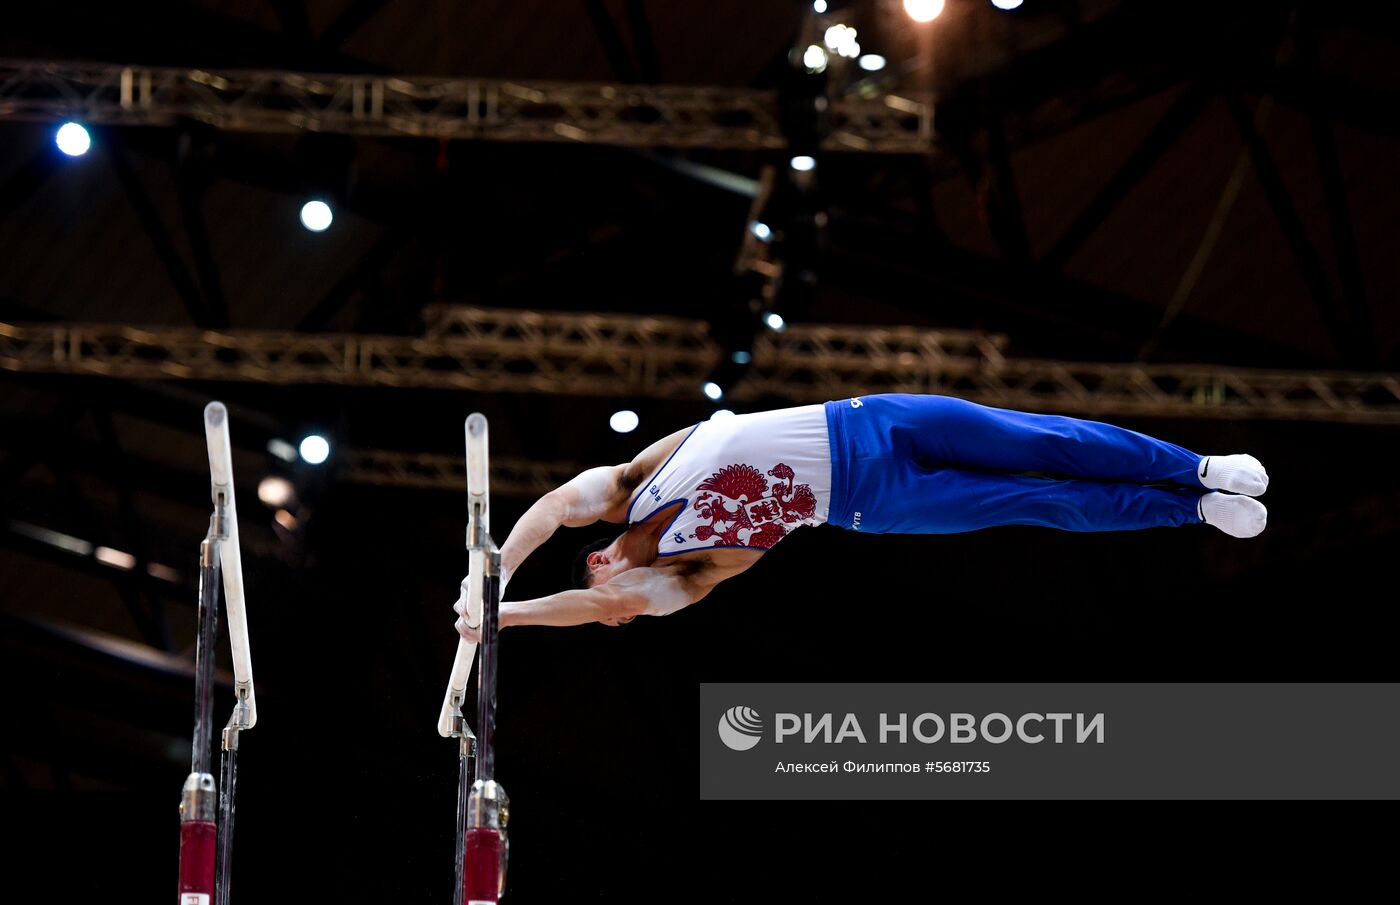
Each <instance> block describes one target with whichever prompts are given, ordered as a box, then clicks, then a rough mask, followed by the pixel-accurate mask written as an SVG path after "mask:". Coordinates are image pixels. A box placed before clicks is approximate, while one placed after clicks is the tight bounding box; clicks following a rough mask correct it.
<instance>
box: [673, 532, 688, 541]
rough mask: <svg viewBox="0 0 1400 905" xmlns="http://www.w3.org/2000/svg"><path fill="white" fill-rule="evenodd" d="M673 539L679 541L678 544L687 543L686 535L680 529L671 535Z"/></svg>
mask: <svg viewBox="0 0 1400 905" xmlns="http://www.w3.org/2000/svg"><path fill="white" fill-rule="evenodd" d="M671 540H673V541H675V542H676V543H678V544H683V543H685V535H683V534H681V533H680V532H679V531H677V532H675V533H674V534H672V535H671Z"/></svg>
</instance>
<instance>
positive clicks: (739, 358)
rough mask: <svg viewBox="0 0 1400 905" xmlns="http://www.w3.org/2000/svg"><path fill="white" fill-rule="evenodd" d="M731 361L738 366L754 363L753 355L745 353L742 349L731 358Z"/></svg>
mask: <svg viewBox="0 0 1400 905" xmlns="http://www.w3.org/2000/svg"><path fill="white" fill-rule="evenodd" d="M729 360H730V361H732V362H734V363H735V364H736V365H746V364H748V363H749V362H751V361H753V353H752V352H745V351H744V350H743V349H740V350H739V351H738V352H735V353H734V354H733V355H731V356H729Z"/></svg>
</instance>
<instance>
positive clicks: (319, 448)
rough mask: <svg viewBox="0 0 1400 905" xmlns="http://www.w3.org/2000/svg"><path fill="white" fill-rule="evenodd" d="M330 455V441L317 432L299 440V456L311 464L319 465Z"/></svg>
mask: <svg viewBox="0 0 1400 905" xmlns="http://www.w3.org/2000/svg"><path fill="white" fill-rule="evenodd" d="M330 455H331V445H330V443H329V442H327V440H326V438H325V437H322V436H320V435H319V434H312V435H311V436H309V437H307V438H306V439H304V440H302V441H301V457H302V458H303V459H305V460H306V461H307V462H309V463H311V464H312V465H320V464H321V463H322V462H324V461H326V460H327V459H329V458H330Z"/></svg>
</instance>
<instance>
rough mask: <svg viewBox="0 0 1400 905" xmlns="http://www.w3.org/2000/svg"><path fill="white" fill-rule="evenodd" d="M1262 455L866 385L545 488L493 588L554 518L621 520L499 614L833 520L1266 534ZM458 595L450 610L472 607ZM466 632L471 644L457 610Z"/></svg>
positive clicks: (646, 597) (596, 607)
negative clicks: (1200, 451)
mask: <svg viewBox="0 0 1400 905" xmlns="http://www.w3.org/2000/svg"><path fill="white" fill-rule="evenodd" d="M1268 486H1269V477H1268V474H1267V473H1266V472H1265V471H1264V467H1263V465H1261V464H1260V462H1259V460H1258V459H1255V458H1254V457H1253V456H1248V455H1225V456H1219V455H1216V456H1201V455H1197V454H1196V453H1193V452H1191V451H1189V450H1187V449H1183V448H1182V447H1180V446H1176V445H1175V444H1172V443H1167V442H1165V441H1163V440H1158V439H1156V438H1154V437H1149V436H1146V435H1145V434H1140V433H1137V432H1135V431H1130V430H1126V429H1124V428H1120V427H1114V426H1113V425H1110V424H1102V423H1100V422H1096V421H1083V420H1079V419H1076V418H1066V417H1063V416H1059V415H1035V414H1027V413H1025V412H1016V411H1010V410H1007V409H997V408H988V407H986V406H982V405H977V404H975V403H971V402H967V401H965V400H962V399H955V398H952V397H948V396H919V395H906V394H885V395H874V396H858V397H855V398H852V399H842V400H840V401H836V402H827V403H825V404H823V405H804V406H798V407H796V408H786V409H778V410H775V411H769V412H756V413H753V414H748V415H735V416H733V417H729V418H724V419H711V420H709V421H703V422H701V423H700V424H697V425H695V426H694V427H690V428H686V429H685V430H680V431H677V432H676V433H674V434H671V435H670V436H668V437H665V438H663V439H661V440H658V441H657V442H655V443H653V444H652V445H651V446H648V447H647V448H646V449H644V450H642V452H641V454H639V455H638V456H637V457H636V458H635V459H633V460H632V461H631V462H627V463H624V464H622V465H613V466H601V467H599V468H591V469H588V470H587V471H585V472H583V473H582V474H580V475H578V476H577V477H575V478H573V479H572V480H570V481H569V482H568V483H566V484H564V485H563V486H562V487H559V488H556V489H555V490H552V491H550V492H549V493H547V494H545V495H544V496H543V497H541V498H540V499H539V500H538V501H536V502H535V504H534V505H533V506H531V507H530V509H529V510H528V511H527V512H526V513H525V514H524V515H523V516H521V518H520V521H518V522H516V524H515V528H514V529H513V530H512V531H511V533H510V537H508V538H507V539H506V542H505V545H504V546H502V547H501V590H502V592H504V590H505V585H506V583H507V582H509V581H510V576H511V575H512V574H514V572H515V570H516V569H518V568H519V567H520V564H521V563H522V562H523V561H524V560H525V558H526V557H527V556H529V555H530V554H531V553H532V552H534V551H535V549H536V548H538V547H539V546H540V544H542V543H544V542H545V541H546V540H548V539H549V537H550V536H551V535H552V534H553V533H554V532H555V530H556V529H557V528H559V527H560V526H561V525H563V526H567V527H570V528H577V527H582V526H585V525H591V524H593V523H594V522H599V521H603V522H615V523H617V524H619V525H626V526H627V527H626V529H625V530H623V531H622V533H621V534H619V535H617V536H616V537H615V538H612V539H605V540H603V541H599V542H598V543H595V544H592V545H590V546H588V547H585V548H584V549H583V550H582V551H581V552H580V553H579V558H578V561H577V562H576V564H575V570H574V571H575V576H574V578H575V582H574V583H575V585H576V586H577V587H576V588H575V589H574V590H568V591H561V592H560V593H558V594H551V595H549V596H548V597H540V598H538V599H535V600H518V601H509V602H502V603H501V604H500V622H499V625H500V626H501V627H502V628H504V627H506V626H512V625H581V624H583V623H588V622H601V623H604V624H607V625H620V624H623V623H626V622H630V621H631V620H632V619H633V618H635V617H637V616H641V615H650V616H665V615H667V614H669V613H674V612H675V611H676V610H679V609H681V608H682V607H685V606H688V605H690V604H692V603H694V602H696V601H697V600H699V599H700V598H702V597H704V596H705V595H706V594H708V593H709V592H710V590H711V589H713V588H714V586H715V585H717V584H719V583H720V582H721V581H724V580H725V579H726V578H732V577H734V576H735V575H738V574H739V573H740V572H743V571H744V570H746V569H748V568H749V567H750V566H752V565H753V564H754V563H756V562H758V559H759V557H761V556H762V555H763V553H764V552H765V551H767V550H768V549H770V548H771V547H772V546H773V545H774V544H776V543H777V542H778V541H780V540H782V539H783V538H784V537H786V536H787V535H788V534H789V533H791V532H792V531H793V530H795V529H797V528H800V527H802V526H803V525H820V524H822V523H823V522H828V523H830V524H833V525H836V526H838V527H841V528H846V529H849V530H852V531H862V532H866V533H869V534H952V533H955V532H961V531H976V530H978V529H981V528H990V527H994V526H996V525H1042V526H1045V527H1048V528H1059V529H1061V530H1065V531H1131V530H1135V529H1139V528H1156V527H1168V526H1170V527H1175V526H1179V525H1199V524H1206V525H1213V526H1214V527H1216V528H1218V529H1220V530H1221V531H1224V532H1225V533H1226V534H1228V535H1230V536H1232V537H1254V536H1255V535H1257V534H1258V533H1259V532H1261V531H1263V530H1264V524H1265V521H1266V518H1267V515H1268V513H1267V511H1266V510H1265V508H1264V506H1263V504H1261V503H1260V502H1259V501H1257V500H1255V499H1253V497H1256V496H1259V495H1260V494H1262V493H1263V492H1264V491H1265V489H1267V487H1268ZM465 587H466V582H463V598H461V599H459V600H458V602H457V606H456V607H455V609H456V610H457V612H458V613H459V614H462V613H463V609H464V605H463V600H464V599H465ZM457 630H458V632H459V633H461V634H462V635H463V637H466V638H469V639H471V640H477V639H478V628H477V627H475V626H469V625H467V623H466V619H465V616H463V617H462V618H459V619H458V620H457Z"/></svg>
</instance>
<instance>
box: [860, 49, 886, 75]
mask: <svg viewBox="0 0 1400 905" xmlns="http://www.w3.org/2000/svg"><path fill="white" fill-rule="evenodd" d="M856 63H857V64H859V66H860V68H861V69H864V70H865V71H866V72H879V71H880V70H881V69H884V68H885V58H884V57H882V56H880V55H879V54H878V53H867V54H866V55H865V56H863V57H861V58H860V59H859V60H857V61H856Z"/></svg>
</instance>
